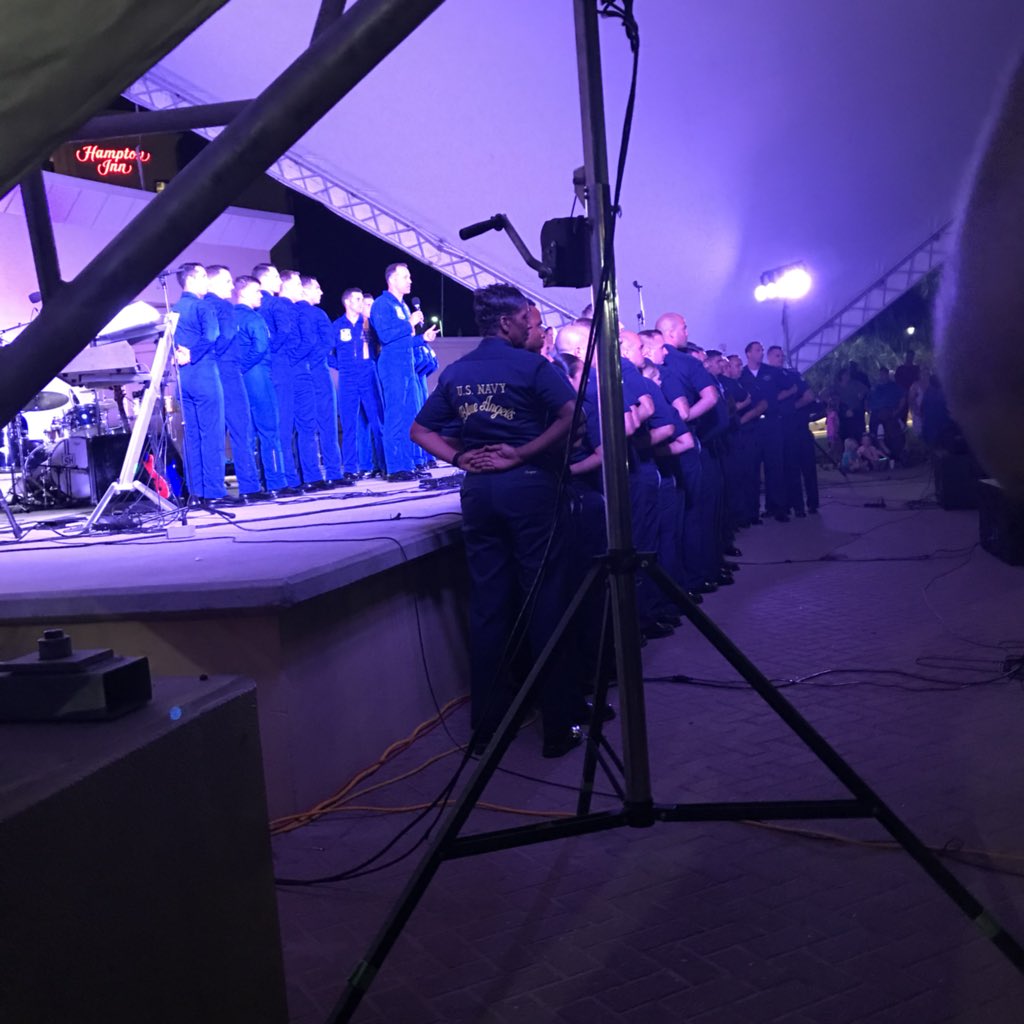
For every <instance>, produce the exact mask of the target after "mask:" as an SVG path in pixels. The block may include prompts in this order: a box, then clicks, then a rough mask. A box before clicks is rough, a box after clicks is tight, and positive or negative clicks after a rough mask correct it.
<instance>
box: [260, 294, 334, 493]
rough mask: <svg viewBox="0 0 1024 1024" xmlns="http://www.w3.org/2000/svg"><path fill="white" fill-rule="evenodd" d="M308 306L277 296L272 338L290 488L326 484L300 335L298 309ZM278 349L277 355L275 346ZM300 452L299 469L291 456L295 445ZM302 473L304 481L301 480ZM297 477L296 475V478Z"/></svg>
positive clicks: (307, 343) (306, 352)
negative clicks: (290, 453)
mask: <svg viewBox="0 0 1024 1024" xmlns="http://www.w3.org/2000/svg"><path fill="white" fill-rule="evenodd" d="M303 305H306V306H308V305H309V303H308V302H304V301H303V300H300V301H299V302H292V301H291V300H290V299H285V298H282V297H281V296H278V298H277V301H276V302H275V303H274V306H273V317H274V330H273V333H272V334H271V337H270V344H271V353H272V356H271V371H272V373H273V377H274V386H275V387H276V388H277V389H278V392H277V402H278V412H279V414H280V419H281V448H282V450H283V451H284V458H285V467H286V472H287V474H288V484H289V486H291V487H297V486H299V483H300V482H301V483H304V484H306V485H310V484H315V483H318V482H320V481H322V480H323V475H322V474H321V472H320V453H319V452H318V451H317V445H316V406H315V399H314V398H313V375H312V373H310V370H309V357H310V355H311V353H310V351H309V349H310V347H311V345H310V340H309V339H308V338H304V337H303V335H302V334H301V333H300V332H299V309H300V307H301V306H303ZM275 344H277V345H278V346H279V347H278V349H277V351H276V352H275V351H274V345H275ZM293 443H294V444H295V447H296V450H297V451H298V456H299V459H298V466H297V467H296V465H295V462H294V455H293V456H292V459H293V462H292V465H291V466H289V465H288V458H289V452H290V451H292V444H293ZM300 469H301V472H302V478H301V481H300V479H299V470H300ZM293 474H294V475H293Z"/></svg>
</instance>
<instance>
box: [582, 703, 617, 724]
mask: <svg viewBox="0 0 1024 1024" xmlns="http://www.w3.org/2000/svg"><path fill="white" fill-rule="evenodd" d="M576 715H577V718H578V721H577V723H576V724H577V725H589V724H590V723H591V722H592V721H593V720H594V704H593V701H589V700H585V701H584V702H583V706H582V707H581V708H580V710H579V711H577V712H576ZM599 717H600V719H601V721H602V722H610V721H611V720H612V719H613V718H614V717H615V708H613V707H612V706H611V704H605V706H604V707H603V708H602V709H601V714H600V716H599Z"/></svg>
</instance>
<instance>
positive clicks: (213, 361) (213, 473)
mask: <svg viewBox="0 0 1024 1024" xmlns="http://www.w3.org/2000/svg"><path fill="white" fill-rule="evenodd" d="M177 277H178V284H179V285H181V288H182V292H181V298H180V299H179V300H178V301H177V302H176V303H175V304H174V306H172V307H171V308H172V309H173V310H174V312H175V313H177V314H178V323H177V326H176V328H175V331H174V357H175V360H176V361H177V363H178V380H179V381H180V384H181V414H182V417H183V419H184V421H185V477H186V480H187V482H188V490H189V495H190V497H191V500H192V501H193V502H194V503H196V504H199V505H205V504H207V503H208V502H211V501H218V500H220V499H221V498H223V497H224V496H225V494H226V493H227V490H226V488H225V487H224V392H223V390H222V389H221V386H220V373H219V372H218V370H217V357H216V354H215V346H216V342H217V336H218V333H219V328H218V326H217V314H216V313H215V312H214V310H213V307H212V306H211V305H210V304H209V303H206V302H203V301H202V299H203V296H204V295H205V294H206V268H205V267H203V266H202V265H201V264H199V263H183V264H182V265H181V266H180V267H179V268H178V273H177Z"/></svg>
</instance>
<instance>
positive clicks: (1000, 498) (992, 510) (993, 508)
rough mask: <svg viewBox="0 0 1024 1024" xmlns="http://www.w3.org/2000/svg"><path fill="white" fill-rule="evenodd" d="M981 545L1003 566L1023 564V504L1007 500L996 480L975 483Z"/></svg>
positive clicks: (1004, 492)
mask: <svg viewBox="0 0 1024 1024" xmlns="http://www.w3.org/2000/svg"><path fill="white" fill-rule="evenodd" d="M978 534H979V540H980V541H981V546H982V547H983V548H984V549H985V550H986V551H987V552H988V553H989V554H990V555H995V556H996V558H998V559H999V560H1000V561H1003V562H1006V564H1007V565H1024V502H1020V501H1014V500H1012V499H1011V498H1009V497H1008V496H1007V494H1006V491H1004V490H1003V488H1002V487H1001V486H1000V485H999V483H998V481H996V480H988V479H986V480H979V481H978Z"/></svg>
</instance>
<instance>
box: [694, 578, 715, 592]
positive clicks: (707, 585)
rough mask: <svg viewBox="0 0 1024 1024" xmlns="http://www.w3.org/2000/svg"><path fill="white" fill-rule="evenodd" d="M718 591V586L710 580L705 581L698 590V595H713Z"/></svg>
mask: <svg viewBox="0 0 1024 1024" xmlns="http://www.w3.org/2000/svg"><path fill="white" fill-rule="evenodd" d="M717 589H718V584H717V583H714V582H713V581H712V580H705V581H704V582H703V583H702V584H701V585H700V586H699V587H698V588H697V593H698V594H713V593H714V592H715V591H716V590H717Z"/></svg>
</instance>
